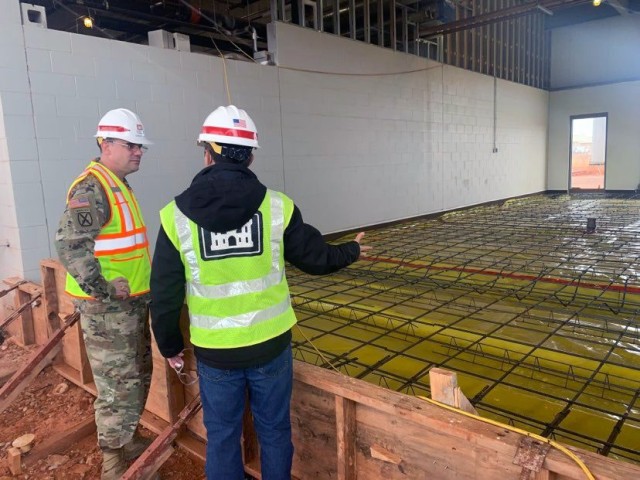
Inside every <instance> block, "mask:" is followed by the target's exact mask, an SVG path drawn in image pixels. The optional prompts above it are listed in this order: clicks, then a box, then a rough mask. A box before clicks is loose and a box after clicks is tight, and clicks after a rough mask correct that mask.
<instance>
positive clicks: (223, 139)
mask: <svg viewBox="0 0 640 480" xmlns="http://www.w3.org/2000/svg"><path fill="white" fill-rule="evenodd" d="M198 142H213V143H218V144H220V143H222V144H229V145H240V146H243V147H252V148H259V145H258V132H257V130H256V124H255V123H253V120H251V117H250V116H249V115H248V114H247V112H245V111H244V110H242V109H241V108H237V107H235V106H234V105H229V106H228V107H218V108H216V109H215V110H214V111H213V112H211V113H210V114H209V116H208V117H207V118H206V119H205V121H204V124H203V125H202V130H200V135H199V136H198Z"/></svg>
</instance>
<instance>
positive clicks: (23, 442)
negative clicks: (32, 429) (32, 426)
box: [11, 433, 36, 453]
mask: <svg viewBox="0 0 640 480" xmlns="http://www.w3.org/2000/svg"><path fill="white" fill-rule="evenodd" d="M35 438H36V436H35V435H34V434H33V433H25V434H24V435H21V436H19V437H18V438H16V439H15V440H14V441H13V443H12V444H11V446H12V447H14V448H17V449H19V450H20V452H22V453H27V452H28V451H29V450H31V447H33V441H34V440H35Z"/></svg>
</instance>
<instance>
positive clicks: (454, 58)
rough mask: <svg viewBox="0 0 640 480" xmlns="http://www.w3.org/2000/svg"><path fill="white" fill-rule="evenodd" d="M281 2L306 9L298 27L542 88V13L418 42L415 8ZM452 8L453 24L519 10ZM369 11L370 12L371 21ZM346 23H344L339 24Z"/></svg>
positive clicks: (366, 0)
mask: <svg viewBox="0 0 640 480" xmlns="http://www.w3.org/2000/svg"><path fill="white" fill-rule="evenodd" d="M286 1H293V2H298V8H299V9H300V10H301V11H305V10H303V9H304V8H305V5H306V6H307V9H306V12H307V13H305V15H303V16H301V17H300V18H299V19H297V22H298V23H299V24H300V25H306V26H308V27H311V28H315V29H317V30H320V31H328V32H331V33H334V34H336V35H343V36H347V37H350V38H352V39H357V40H361V41H364V42H366V43H372V42H374V43H376V44H377V45H379V46H383V47H387V48H391V49H393V50H399V51H403V52H406V53H413V54H416V55H419V56H424V57H428V58H431V59H432V60H437V61H443V62H444V63H447V64H449V65H455V66H457V67H460V68H464V69H467V70H472V71H476V72H480V73H484V74H486V75H494V76H496V77H497V78H503V79H505V80H511V81H513V82H518V83H523V84H525V85H530V86H533V87H538V88H547V87H548V76H549V65H548V63H549V60H548V59H549V39H548V33H547V32H546V31H545V29H544V18H545V14H544V13H542V12H541V11H539V10H533V11H529V12H527V13H526V14H523V13H520V16H515V17H514V16H510V17H509V18H508V19H504V20H501V21H493V22H492V23H486V24H482V25H480V26H476V27H466V29H460V30H457V31H455V32H454V33H447V34H444V35H442V36H439V37H438V36H436V37H428V38H425V37H421V33H422V32H420V31H419V29H420V26H419V24H418V23H416V22H413V21H412V17H413V14H415V13H416V11H415V9H414V8H413V7H409V6H407V5H404V4H402V3H400V2H399V1H397V0H376V1H375V2H373V3H372V2H371V0H344V1H343V2H341V1H340V0H333V1H328V2H323V0H304V2H303V0H286ZM454 5H455V20H456V21H460V20H462V21H468V22H471V20H472V19H473V18H474V17H478V16H480V15H486V14H490V15H495V14H496V12H501V11H505V10H508V9H511V10H513V9H518V8H521V7H522V6H523V3H522V1H521V0H473V1H468V2H455V3H454ZM309 7H314V8H309ZM341 8H343V9H345V10H348V12H347V13H348V17H347V16H345V15H342V13H344V11H343V12H341V10H340V9H341ZM271 10H272V12H273V14H274V15H273V18H277V19H279V20H284V12H285V4H284V0H272V1H271ZM312 10H315V11H316V15H317V16H316V18H306V19H305V17H307V16H308V15H310V13H309V12H311V11H312ZM372 10H373V11H374V12H375V14H374V15H373V22H372V15H371V13H372ZM417 13H419V12H417ZM327 18H329V22H327V21H326V19H327ZM347 18H348V21H345V22H344V23H342V20H343V19H347ZM285 21H286V20H285ZM294 21H296V19H294ZM327 23H329V24H330V25H329V26H327V25H326V24H327ZM325 29H326V30H325ZM411 32H413V34H412V33H411Z"/></svg>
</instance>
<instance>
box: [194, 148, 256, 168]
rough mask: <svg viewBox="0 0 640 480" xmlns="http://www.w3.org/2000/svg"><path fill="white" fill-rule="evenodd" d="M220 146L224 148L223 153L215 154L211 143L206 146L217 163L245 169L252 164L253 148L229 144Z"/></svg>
mask: <svg viewBox="0 0 640 480" xmlns="http://www.w3.org/2000/svg"><path fill="white" fill-rule="evenodd" d="M218 145H220V146H221V147H222V152H221V153H216V152H214V151H213V148H212V147H211V145H210V144H209V143H205V144H204V148H205V149H206V150H207V151H208V152H209V153H210V154H211V156H212V157H213V160H214V161H215V162H216V163H234V164H236V165H242V166H243V167H247V166H249V164H250V163H251V153H252V152H253V148H252V147H245V146H243V145H231V144H228V143H218Z"/></svg>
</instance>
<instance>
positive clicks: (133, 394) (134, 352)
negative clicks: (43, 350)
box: [81, 305, 152, 448]
mask: <svg viewBox="0 0 640 480" xmlns="http://www.w3.org/2000/svg"><path fill="white" fill-rule="evenodd" d="M81 323H82V332H83V336H84V342H85V346H86V348H87V355H88V357H89V363H90V364H91V371H92V372H93V378H94V381H95V383H96V388H97V390H98V398H97V399H96V401H95V403H94V408H95V414H96V425H97V430H98V444H99V446H100V448H104V447H107V448H120V447H122V446H123V445H124V444H126V443H128V442H129V441H130V440H131V439H132V438H133V433H134V432H135V430H136V427H137V426H138V422H139V421H140V415H141V414H142V411H143V410H144V405H145V403H146V401H147V395H148V394H149V386H150V385H151V369H152V360H151V334H150V331H149V322H148V309H147V306H146V305H144V306H138V307H136V308H134V309H132V310H129V311H126V312H109V313H82V318H81Z"/></svg>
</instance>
